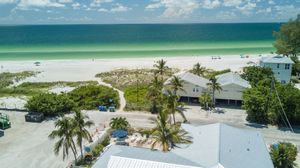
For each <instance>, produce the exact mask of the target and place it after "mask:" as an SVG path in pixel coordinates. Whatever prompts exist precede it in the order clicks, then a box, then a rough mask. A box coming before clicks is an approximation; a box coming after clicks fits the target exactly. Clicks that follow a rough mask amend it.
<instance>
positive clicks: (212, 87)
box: [207, 76, 222, 106]
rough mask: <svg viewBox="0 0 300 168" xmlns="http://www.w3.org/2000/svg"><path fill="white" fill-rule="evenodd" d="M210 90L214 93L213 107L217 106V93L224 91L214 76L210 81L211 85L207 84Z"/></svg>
mask: <svg viewBox="0 0 300 168" xmlns="http://www.w3.org/2000/svg"><path fill="white" fill-rule="evenodd" d="M207 86H208V88H209V89H210V90H211V91H212V94H213V96H212V103H213V106H215V103H216V100H215V91H218V92H220V91H222V87H221V85H220V83H218V82H217V79H216V77H214V76H212V77H210V79H209V83H207Z"/></svg>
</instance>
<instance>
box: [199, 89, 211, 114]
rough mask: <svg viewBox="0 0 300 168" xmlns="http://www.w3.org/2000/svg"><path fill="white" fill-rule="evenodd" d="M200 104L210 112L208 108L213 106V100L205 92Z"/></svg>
mask: <svg viewBox="0 0 300 168" xmlns="http://www.w3.org/2000/svg"><path fill="white" fill-rule="evenodd" d="M199 102H200V103H201V105H202V106H203V107H204V109H205V110H208V108H209V107H210V106H211V102H212V99H211V97H210V95H209V94H208V93H207V92H204V93H203V94H202V95H201V96H200V98H199Z"/></svg>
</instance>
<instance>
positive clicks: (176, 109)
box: [164, 90, 187, 124]
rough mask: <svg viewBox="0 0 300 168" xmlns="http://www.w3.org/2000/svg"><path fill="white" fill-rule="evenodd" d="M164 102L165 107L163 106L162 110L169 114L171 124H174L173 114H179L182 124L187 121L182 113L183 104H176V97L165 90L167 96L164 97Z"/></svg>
mask: <svg viewBox="0 0 300 168" xmlns="http://www.w3.org/2000/svg"><path fill="white" fill-rule="evenodd" d="M164 100H165V106H164V110H165V111H166V112H167V113H168V114H171V115H172V117H173V124H175V123H176V120H175V114H176V113H179V114H180V115H181V116H182V118H183V120H184V122H187V119H186V117H185V115H184V113H183V110H182V109H183V104H182V103H179V102H178V96H176V95H174V94H172V92H171V91H170V90H167V94H166V95H165V97H164Z"/></svg>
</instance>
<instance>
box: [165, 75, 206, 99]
mask: <svg viewBox="0 0 300 168" xmlns="http://www.w3.org/2000/svg"><path fill="white" fill-rule="evenodd" d="M176 76H177V77H179V78H180V79H181V80H183V81H184V82H183V88H184V91H178V92H177V93H176V94H177V95H178V96H180V100H181V101H187V102H196V103H197V102H198V98H199V96H200V95H201V94H202V93H203V92H207V91H208V90H207V83H208V82H209V81H208V80H207V79H205V78H203V77H200V76H197V75H195V74H192V73H190V72H182V73H178V74H176ZM171 79H172V78H169V79H168V80H167V81H166V82H165V83H164V86H165V88H168V85H169V84H170V81H171Z"/></svg>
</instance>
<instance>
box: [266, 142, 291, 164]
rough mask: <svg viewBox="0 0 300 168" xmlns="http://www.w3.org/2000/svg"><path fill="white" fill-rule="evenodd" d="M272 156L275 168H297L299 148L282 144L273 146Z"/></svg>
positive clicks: (289, 144)
mask: <svg viewBox="0 0 300 168" xmlns="http://www.w3.org/2000/svg"><path fill="white" fill-rule="evenodd" d="M270 155H271V158H272V161H273V164H274V167H275V168H295V167H297V164H296V163H295V161H296V157H297V147H296V146H295V145H293V144H291V143H285V142H281V143H279V144H277V145H272V146H271V151H270Z"/></svg>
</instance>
